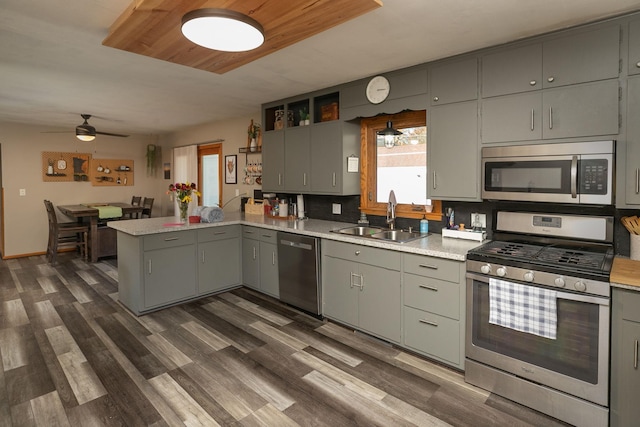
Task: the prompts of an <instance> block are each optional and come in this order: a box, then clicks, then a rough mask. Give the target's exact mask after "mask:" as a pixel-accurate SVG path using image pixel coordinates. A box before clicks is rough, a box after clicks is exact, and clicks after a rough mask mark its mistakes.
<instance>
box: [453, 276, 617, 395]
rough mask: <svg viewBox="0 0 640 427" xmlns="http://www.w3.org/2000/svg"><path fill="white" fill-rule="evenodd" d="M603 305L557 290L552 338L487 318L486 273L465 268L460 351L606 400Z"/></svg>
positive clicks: (604, 300)
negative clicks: (464, 312) (464, 319)
mask: <svg viewBox="0 0 640 427" xmlns="http://www.w3.org/2000/svg"><path fill="white" fill-rule="evenodd" d="M525 284H526V283H525ZM609 310H610V307H609V299H607V298H602V297H594V296H591V295H581V294H573V293H568V292H558V293H557V318H558V324H557V338H556V339H555V340H552V339H548V338H543V337H540V336H537V335H533V334H529V333H524V332H520V331H516V330H513V329H509V328H505V327H502V326H497V325H493V324H490V323H489V278H488V277H485V276H482V275H479V274H475V273H467V333H466V350H465V351H466V357H467V358H468V359H472V360H475V361H477V362H480V363H483V364H486V365H489V366H491V367H494V368H497V369H500V370H503V371H505V372H509V373H511V374H513V375H516V376H518V377H521V378H526V379H528V380H530V381H533V382H536V383H539V384H542V385H545V386H547V387H551V388H554V389H556V390H560V391H563V392H565V393H568V394H571V395H574V396H576V397H579V398H582V399H586V400H589V401H591V402H594V403H597V404H599V405H603V406H608V401H609V399H608V390H609V386H608V378H609V322H610V320H609Z"/></svg>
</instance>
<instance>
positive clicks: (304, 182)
mask: <svg viewBox="0 0 640 427" xmlns="http://www.w3.org/2000/svg"><path fill="white" fill-rule="evenodd" d="M302 185H303V186H305V187H306V186H307V173H306V172H305V173H303V174H302Z"/></svg>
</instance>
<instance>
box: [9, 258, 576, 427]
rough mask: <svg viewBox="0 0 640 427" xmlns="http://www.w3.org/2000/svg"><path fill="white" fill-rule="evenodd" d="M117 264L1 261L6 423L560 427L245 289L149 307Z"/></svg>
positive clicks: (445, 373)
mask: <svg viewBox="0 0 640 427" xmlns="http://www.w3.org/2000/svg"><path fill="white" fill-rule="evenodd" d="M117 277H118V273H117V266H116V262H115V260H107V261H101V262H98V263H95V264H89V263H85V262H84V261H82V260H81V259H79V258H77V257H75V256H74V255H73V254H60V257H59V264H57V265H56V266H51V265H49V264H47V262H46V260H45V258H44V257H43V256H38V257H30V258H22V259H16V260H8V261H0V344H1V346H0V353H1V358H0V361H1V363H2V369H0V426H74V427H75V426H182V425H185V426H217V425H220V426H247V427H251V426H278V427H279V426H331V427H339V426H356V425H359V426H448V425H453V426H560V425H564V424H563V423H560V422H558V421H557V420H554V419H551V418H549V417H546V416H544V415H542V414H539V413H537V412H535V411H531V410H529V409H527V408H525V407H523V406H520V405H518V404H515V403H513V402H510V401H508V400H506V399H502V398H500V397H498V396H494V395H490V394H489V393H487V392H485V391H483V390H480V389H478V388H475V387H473V386H470V385H468V384H466V383H465V382H464V379H463V376H462V375H461V374H460V373H459V372H456V371H453V370H449V369H447V368H444V367H442V366H439V365H437V364H433V363H431V362H429V361H427V360H426V359H423V358H421V357H417V356H416V355H413V354H410V353H407V352H404V351H401V350H399V349H397V348H394V347H392V346H389V345H387V344H385V343H381V342H379V341H377V340H374V339H371V338H369V337H366V336H364V335H361V334H356V333H354V332H353V331H351V330H348V329H346V328H344V327H342V326H340V325H336V324H334V323H331V322H325V321H321V320H318V319H315V318H313V317H310V316H307V315H306V314H303V313H301V312H299V311H297V310H294V309H292V308H289V307H287V306H284V305H282V304H280V303H279V302H278V301H276V300H273V299H271V298H268V297H265V296H263V295H261V294H259V293H255V292H253V291H250V290H247V289H237V290H234V291H231V292H226V293H222V294H219V295H216V296H212V297H209V298H206V299H203V300H200V301H196V302H193V303H188V304H184V305H181V306H178V307H173V308H169V309H165V310H162V311H159V312H156V313H152V314H149V315H146V316H142V317H136V316H134V315H132V314H131V313H129V312H128V311H127V310H126V309H124V308H123V307H122V306H121V305H120V304H119V303H118V302H117Z"/></svg>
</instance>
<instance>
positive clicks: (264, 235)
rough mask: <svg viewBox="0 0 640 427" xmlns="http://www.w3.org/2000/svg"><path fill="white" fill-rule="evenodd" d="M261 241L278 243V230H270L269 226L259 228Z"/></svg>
mask: <svg viewBox="0 0 640 427" xmlns="http://www.w3.org/2000/svg"><path fill="white" fill-rule="evenodd" d="M258 232H259V236H260V241H261V242H265V243H273V244H274V245H275V244H277V243H278V232H277V231H276V230H269V229H267V228H260V229H259V230H258Z"/></svg>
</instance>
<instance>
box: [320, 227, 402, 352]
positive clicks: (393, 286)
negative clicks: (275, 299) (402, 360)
mask: <svg viewBox="0 0 640 427" xmlns="http://www.w3.org/2000/svg"><path fill="white" fill-rule="evenodd" d="M322 254H323V255H322V286H323V287H322V306H323V314H324V316H326V317H328V318H331V319H334V320H336V321H338V322H340V323H344V324H347V325H350V326H353V327H355V328H357V329H360V330H362V331H364V332H367V333H369V334H371V335H374V336H377V337H380V338H383V339H385V340H388V341H391V342H395V343H400V340H401V337H402V334H401V316H402V315H401V302H400V298H401V293H400V266H401V264H400V253H399V252H394V251H388V250H384V249H377V248H371V247H366V246H360V245H353V244H349V243H342V242H334V241H330V240H323V241H322Z"/></svg>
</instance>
